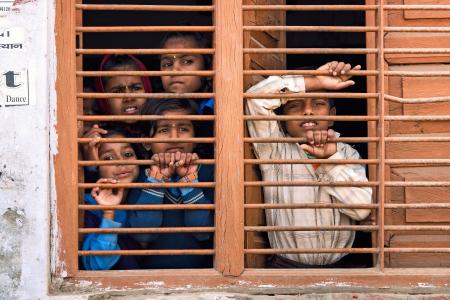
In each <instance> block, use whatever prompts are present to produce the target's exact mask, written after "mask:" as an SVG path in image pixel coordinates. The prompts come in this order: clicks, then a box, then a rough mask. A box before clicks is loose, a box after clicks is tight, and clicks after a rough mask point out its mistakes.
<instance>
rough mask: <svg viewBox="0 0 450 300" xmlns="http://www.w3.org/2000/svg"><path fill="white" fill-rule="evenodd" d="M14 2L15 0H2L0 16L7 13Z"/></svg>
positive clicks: (0, 0)
mask: <svg viewBox="0 0 450 300" xmlns="http://www.w3.org/2000/svg"><path fill="white" fill-rule="evenodd" d="M13 4H14V0H3V1H2V0H0V17H1V16H5V15H7V14H8V12H9V11H10V10H11V7H12V6H13Z"/></svg>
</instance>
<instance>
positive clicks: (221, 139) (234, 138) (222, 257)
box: [214, 0, 244, 276]
mask: <svg viewBox="0 0 450 300" xmlns="http://www.w3.org/2000/svg"><path fill="white" fill-rule="evenodd" d="M214 14H215V27H216V32H215V47H216V56H215V70H216V77H215V80H214V86H215V92H216V99H215V102H216V103H215V106H216V107H215V109H216V112H220V113H218V114H217V116H216V126H215V128H216V162H217V168H216V174H215V176H216V177H215V179H216V183H217V185H216V193H215V196H216V198H215V199H216V207H217V213H216V243H215V245H216V253H217V254H216V260H215V266H216V269H217V270H218V271H219V272H222V273H223V275H225V276H239V275H240V274H241V273H242V272H243V271H244V132H243V130H242V129H243V128H244V109H243V105H242V99H243V66H244V61H243V30H242V23H243V20H242V19H243V17H242V0H216V1H215V10H214ZM217 71H218V72H217Z"/></svg>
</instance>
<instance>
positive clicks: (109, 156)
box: [102, 155, 114, 160]
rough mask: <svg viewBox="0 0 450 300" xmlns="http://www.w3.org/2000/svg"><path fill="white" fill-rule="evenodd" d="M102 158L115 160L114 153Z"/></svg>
mask: <svg viewBox="0 0 450 300" xmlns="http://www.w3.org/2000/svg"><path fill="white" fill-rule="evenodd" d="M102 160H114V157H113V156H112V155H106V156H103V158H102Z"/></svg>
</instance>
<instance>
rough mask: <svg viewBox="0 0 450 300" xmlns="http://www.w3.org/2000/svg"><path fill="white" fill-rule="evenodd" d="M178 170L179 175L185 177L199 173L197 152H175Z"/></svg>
mask: <svg viewBox="0 0 450 300" xmlns="http://www.w3.org/2000/svg"><path fill="white" fill-rule="evenodd" d="M175 158H176V163H175V166H176V170H175V172H176V173H177V175H178V176H180V177H184V176H187V175H191V174H197V172H198V165H197V164H195V162H196V161H197V160H198V159H199V158H198V155H197V153H181V152H177V153H176V154H175Z"/></svg>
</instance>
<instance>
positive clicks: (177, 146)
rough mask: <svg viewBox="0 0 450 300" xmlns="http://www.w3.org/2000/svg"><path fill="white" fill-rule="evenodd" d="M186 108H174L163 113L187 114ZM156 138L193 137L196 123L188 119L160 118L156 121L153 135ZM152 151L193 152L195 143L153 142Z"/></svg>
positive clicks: (164, 114) (172, 114) (165, 114)
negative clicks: (193, 123)
mask: <svg viewBox="0 0 450 300" xmlns="http://www.w3.org/2000/svg"><path fill="white" fill-rule="evenodd" d="M187 114H188V112H187V111H185V110H172V111H167V112H165V113H163V116H182V115H187ZM152 137H154V138H164V139H173V138H193V137H195V133H194V125H192V122H191V121H186V120H160V121H158V122H157V123H156V126H155V130H154V134H153V136H152ZM149 146H150V149H151V151H152V152H153V153H154V154H156V153H166V152H169V153H171V152H173V153H175V152H182V153H192V151H193V150H194V147H195V144H194V143H151V144H150V145H149Z"/></svg>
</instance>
